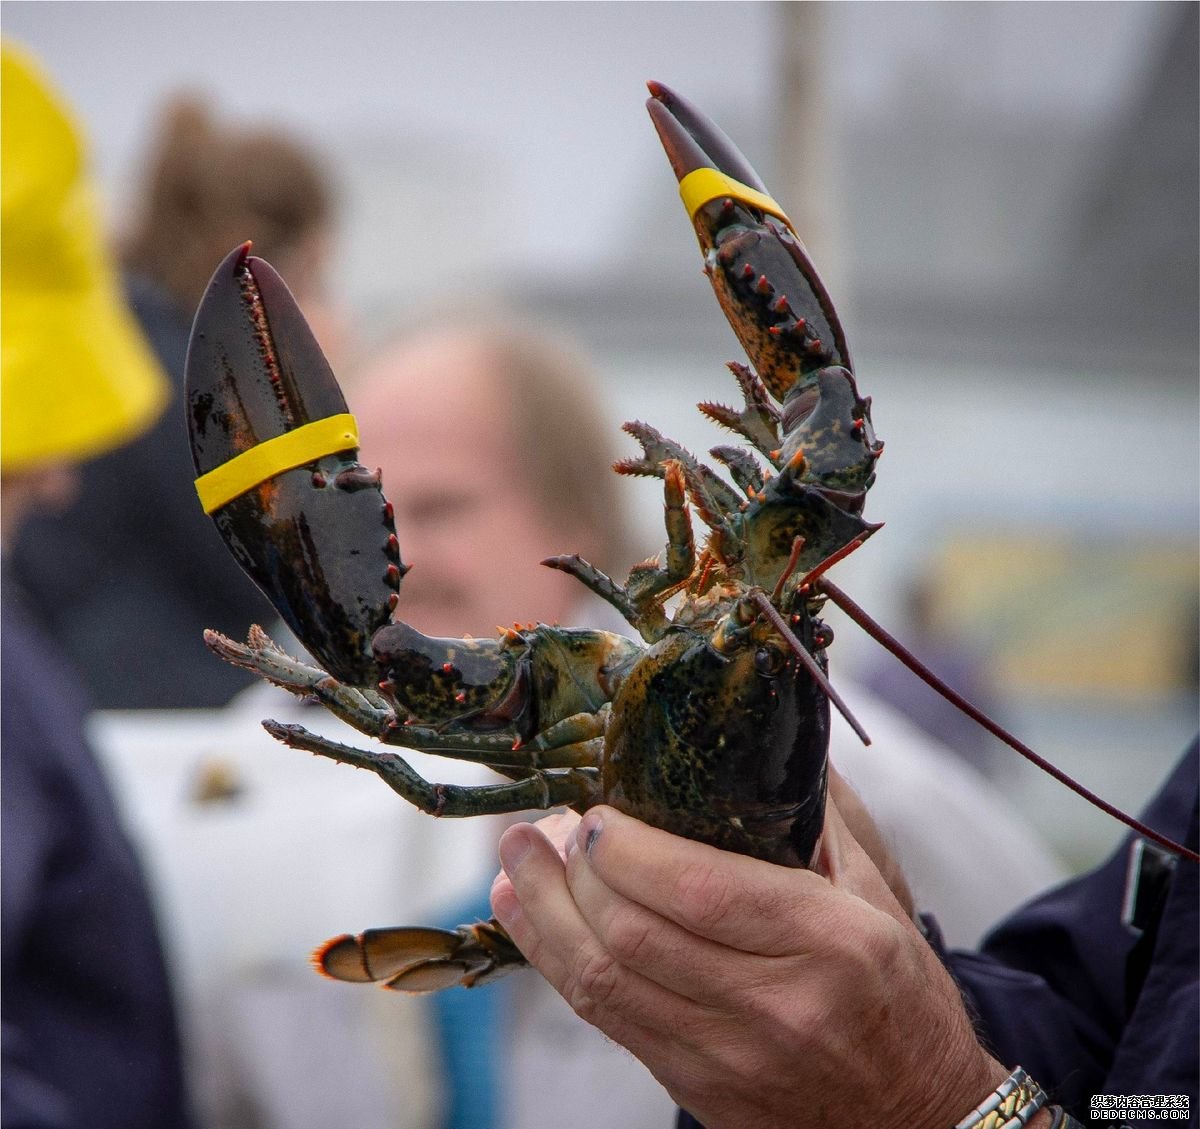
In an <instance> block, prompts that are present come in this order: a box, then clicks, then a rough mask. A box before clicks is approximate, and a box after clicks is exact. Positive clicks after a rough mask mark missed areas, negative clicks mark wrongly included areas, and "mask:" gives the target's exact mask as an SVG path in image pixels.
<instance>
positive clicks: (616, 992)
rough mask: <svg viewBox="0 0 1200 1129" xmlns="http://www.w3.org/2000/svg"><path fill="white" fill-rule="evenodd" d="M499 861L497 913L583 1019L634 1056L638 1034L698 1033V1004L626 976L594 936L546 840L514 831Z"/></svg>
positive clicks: (521, 828) (530, 830)
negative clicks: (507, 885)
mask: <svg viewBox="0 0 1200 1129" xmlns="http://www.w3.org/2000/svg"><path fill="white" fill-rule="evenodd" d="M500 860H501V863H502V864H503V866H504V869H505V873H506V874H507V875H508V878H509V881H510V882H511V883H512V887H511V889H498V890H497V891H496V892H495V894H494V896H493V901H492V909H493V911H494V912H495V914H496V916H497V917H498V918H499V919H500V922H501V924H502V925H504V927H505V928H506V929H507V930H508V932H509V934H510V935H511V936H512V939H513V940H514V941H515V942H516V944H517V947H518V948H519V949H520V950H521V952H522V953H523V954H524V955H525V957H526V959H527V960H528V961H529V963H530V964H532V965H533V966H534V967H535V968H536V969H537V970H538V971H539V972H540V973H541V974H542V975H543V976H545V978H546V979H547V980H549V981H550V983H551V984H552V985H553V986H554V988H555V989H556V990H557V991H558V992H559V994H560V995H562V996H563V998H564V999H565V1000H566V1001H567V1003H569V1004H570V1005H571V1007H572V1008H574V1009H575V1011H576V1012H577V1013H578V1014H579V1015H580V1016H581V1017H582V1018H583V1019H585V1020H587V1021H588V1022H589V1023H592V1024H594V1025H595V1026H597V1027H599V1028H600V1030H602V1031H603V1032H604V1033H605V1034H606V1035H608V1036H609V1038H611V1039H615V1040H616V1041H617V1042H620V1043H622V1044H623V1045H625V1046H628V1047H629V1048H630V1050H634V1048H633V1047H632V1046H631V1045H630V1043H629V1040H630V1039H637V1038H639V1035H638V1031H639V1029H644V1030H646V1031H655V1030H657V1031H659V1032H660V1034H659V1036H658V1038H659V1039H660V1040H661V1038H662V1034H661V1032H663V1031H665V1030H671V1029H674V1030H680V1031H684V1030H689V1029H691V1028H693V1027H694V1025H695V1020H696V1015H695V1012H696V1008H695V1005H694V1004H692V1003H690V1002H689V1001H687V1000H685V999H682V998H681V997H679V996H678V995H676V994H674V993H673V992H669V991H668V990H667V989H665V988H663V987H661V986H660V985H658V984H655V983H653V982H652V981H650V980H648V979H646V978H645V977H644V976H642V975H640V974H639V973H637V972H634V971H632V970H630V969H627V968H624V967H623V966H622V965H621V963H620V962H619V961H618V960H617V958H616V957H615V956H614V955H613V954H612V953H610V952H609V951H608V950H607V949H606V948H605V947H604V945H603V944H602V942H601V941H600V940H599V939H598V938H597V937H596V935H595V934H594V933H593V932H592V930H591V928H590V927H589V925H588V923H587V922H586V921H585V920H584V918H583V915H582V914H581V913H580V912H579V908H578V907H577V906H576V904H575V901H574V899H573V898H572V896H571V892H570V890H569V889H568V888H567V879H566V874H565V872H564V870H563V863H562V859H561V858H560V857H559V855H558V853H557V852H556V851H555V849H554V847H553V845H552V844H551V843H550V842H549V840H548V839H547V838H546V837H545V836H544V835H542V834H541V832H539V831H538V830H537V829H536V828H535V827H533V826H531V825H530V824H526V823H521V824H517V825H516V826H515V827H510V828H509V829H508V830H507V831H505V833H504V835H503V836H502V837H501V839H500ZM634 1053H638V1052H637V1051H636V1050H634Z"/></svg>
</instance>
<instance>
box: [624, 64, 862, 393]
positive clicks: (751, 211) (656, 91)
mask: <svg viewBox="0 0 1200 1129" xmlns="http://www.w3.org/2000/svg"><path fill="white" fill-rule="evenodd" d="M649 87H650V93H651V95H652V97H651V98H650V99H649V100H648V101H647V103H646V108H647V109H648V110H649V111H650V117H651V119H652V120H653V122H654V127H655V129H656V130H657V131H658V136H659V139H660V140H661V141H662V143H663V148H664V149H665V150H666V153H667V158H668V159H669V160H670V162H671V168H672V169H673V170H674V173H675V176H676V178H677V179H678V180H679V192H680V195H681V196H682V197H683V203H684V207H685V208H687V212H688V215H689V216H691V219H692V224H693V226H694V227H695V229H696V236H697V238H698V239H699V240H700V247H701V249H702V250H703V251H704V264H705V265H704V269H705V272H706V273H707V274H708V276H709V279H710V280H711V282H712V284H713V288H714V289H715V290H716V293H717V300H718V301H719V302H720V303H721V309H722V310H723V311H724V312H725V316H726V317H727V318H728V319H729V323H730V325H731V326H732V327H733V331H734V333H736V334H737V336H738V340H739V341H741V343H742V348H743V349H745V350H746V355H747V356H748V357H749V358H750V360H751V361H752V362H753V365H754V368H755V371H757V373H758V375H759V376H760V377H762V380H763V383H764V384H766V386H767V388H768V389H769V390H770V392H771V394H772V395H773V396H775V397H777V398H778V399H780V400H783V399H785V397H786V396H787V394H788V393H789V392H792V394H793V396H794V397H801V396H803V395H804V392H805V388H806V385H807V382H806V381H805V380H803V379H802V378H803V377H804V376H806V375H808V374H810V373H815V372H816V371H817V370H819V369H822V368H827V367H830V366H837V367H840V368H843V369H846V370H850V369H852V368H853V366H852V365H851V363H850V351H849V349H848V348H847V347H846V335H845V333H844V332H843V331H842V325H841V322H840V321H839V320H838V316H837V312H836V311H835V310H834V307H833V303H832V301H830V298H829V294H828V292H827V291H826V290H825V286H824V284H823V283H822V282H821V279H820V277H819V276H818V274H817V272H816V269H815V268H814V267H813V265H812V261H811V260H810V259H809V257H808V252H807V251H806V250H805V248H804V244H803V243H801V242H800V240H799V239H798V238H797V237H796V233H795V232H794V231H793V230H792V225H791V221H790V220H789V219H788V218H787V216H786V215H785V214H784V211H783V209H782V208H781V207H780V206H779V205H778V204H777V203H776V202H775V201H774V200H773V199H772V198H771V196H770V194H769V193H768V192H767V190H766V188H764V186H763V184H762V182H761V181H760V180H759V178H758V175H757V174H756V173H755V171H754V169H753V167H752V166H751V165H750V163H749V161H747V160H746V158H745V157H743V156H742V154H741V152H740V151H739V150H738V148H737V146H736V145H734V143H733V142H732V141H730V140H729V138H728V137H726V136H725V134H724V133H723V132H722V131H721V130H720V129H719V128H718V127H717V126H716V125H715V124H714V123H713V122H712V121H711V119H709V118H708V117H707V116H706V115H705V114H704V113H702V112H701V111H700V110H698V109H696V107H695V106H693V105H692V104H691V103H690V102H689V101H688V100H687V99H686V98H684V97H683V96H682V95H680V94H676V93H675V91H673V90H671V89H669V88H668V87H666V86H664V85H663V84H662V83H659V82H651V83H650V84H649Z"/></svg>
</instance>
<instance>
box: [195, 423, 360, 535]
mask: <svg viewBox="0 0 1200 1129" xmlns="http://www.w3.org/2000/svg"><path fill="white" fill-rule="evenodd" d="M357 446H358V424H357V422H355V419H354V417H353V416H352V415H350V414H349V413H348V412H346V413H343V414H341V415H336V416H326V417H325V419H318V420H313V422H312V423H306V424H304V425H303V426H302V427H297V428H295V429H294V430H292V431H285V432H284V433H283V434H282V435H277V436H275V438H274V439H266V440H264V441H263V442H262V443H257V444H255V446H253V447H251V448H250V450H248V451H243V452H242V453H241V454H240V455H234V457H233V458H232V459H230V460H229V461H228V462H224V463H222V464H221V465H220V466H219V467H215V468H214V469H213V470H210V471H209V472H208V473H207V474H202V475H201V476H200V477H199V478H197V479H196V493H197V494H199V495H200V505H201V506H203V507H204V512H205V513H206V514H211V513H212V512H213V511H214V510H219V509H220V508H221V507H222V506H224V505H225V504H226V503H228V502H232V501H233V499H234V498H237V497H240V496H241V495H242V494H245V493H246V491H247V490H253V489H254V487H255V486H257V485H258V484H259V483H260V482H266V481H267V479H268V478H274V477H275V476H276V475H277V474H282V473H283V472H284V471H285V470H292V469H294V468H295V467H298V466H303V465H304V464H305V463H311V462H314V461H316V460H317V459H321V458H324V457H325V456H326V455H333V454H336V453H337V452H338V451H346V450H349V449H350V448H352V447H357Z"/></svg>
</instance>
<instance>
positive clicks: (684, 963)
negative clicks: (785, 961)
mask: <svg viewBox="0 0 1200 1129" xmlns="http://www.w3.org/2000/svg"><path fill="white" fill-rule="evenodd" d="M567 882H568V886H569V888H570V891H571V895H572V897H573V898H574V901H575V904H576V905H577V906H578V907H579V911H580V913H581V914H582V915H583V918H584V920H585V921H586V922H587V924H588V926H589V927H590V928H591V930H592V932H593V933H594V934H595V935H596V937H597V938H598V939H599V941H600V943H601V944H602V945H603V946H604V947H605V949H607V950H608V951H609V952H610V953H612V955H613V956H614V957H615V958H616V959H617V960H618V961H619V962H620V963H621V965H623V966H624V967H625V968H627V969H630V970H632V971H634V972H637V973H640V974H641V975H642V976H644V977H646V979H648V980H651V981H653V982H654V983H655V984H658V985H659V986H660V987H663V988H666V989H667V990H668V991H670V992H674V993H675V994H677V995H680V996H683V997H684V998H686V999H689V1000H692V1001H694V1002H696V1003H698V1004H701V1005H703V1006H705V1007H708V1008H712V1009H714V1010H717V1011H729V1010H731V1009H733V1008H734V1007H736V1006H744V1004H745V993H747V992H752V991H754V990H755V989H757V988H759V987H761V986H762V985H763V984H764V983H766V982H767V981H768V977H769V974H770V973H769V969H768V965H769V964H771V963H772V960H771V958H769V957H762V956H758V955H755V954H753V953H746V952H741V951H739V950H737V949H731V948H728V947H727V946H725V945H721V944H718V943H717V942H716V941H710V940H708V939H707V938H705V937H699V936H697V935H695V934H694V933H689V932H688V931H687V930H686V929H685V928H683V926H681V925H678V924H676V923H675V922H674V921H671V920H669V919H668V918H666V917H662V916H660V915H659V914H657V913H655V912H654V911H653V910H650V909H647V908H646V907H645V906H644V905H641V904H640V903H639V902H635V901H632V900H630V899H629V898H626V897H625V896H624V895H623V894H619V893H617V892H616V891H615V890H613V889H612V888H611V887H609V886H608V885H607V884H606V883H605V882H604V881H603V879H601V878H600V876H599V875H598V874H597V873H596V871H595V869H594V868H593V867H592V865H591V863H590V861H589V859H588V856H587V853H586V852H585V851H582V850H576V851H573V852H572V853H571V855H570V857H569V858H568V860H567ZM774 963H778V962H777V961H776V962H774Z"/></svg>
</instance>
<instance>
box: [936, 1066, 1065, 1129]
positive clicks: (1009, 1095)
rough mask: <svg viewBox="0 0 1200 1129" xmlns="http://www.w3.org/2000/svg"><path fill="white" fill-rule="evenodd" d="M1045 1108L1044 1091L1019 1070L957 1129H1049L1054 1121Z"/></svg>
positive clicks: (960, 1121) (1005, 1080) (977, 1107)
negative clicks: (1039, 1121)
mask: <svg viewBox="0 0 1200 1129" xmlns="http://www.w3.org/2000/svg"><path fill="white" fill-rule="evenodd" d="M1045 1106H1046V1093H1045V1091H1044V1090H1043V1089H1042V1088H1041V1086H1039V1085H1038V1084H1037V1082H1036V1081H1034V1079H1032V1078H1030V1077H1029V1075H1028V1074H1026V1073H1025V1070H1024V1069H1023V1068H1022V1067H1020V1066H1018V1067H1015V1068H1014V1069H1013V1072H1012V1073H1011V1074H1009V1075H1008V1077H1007V1078H1005V1079H1004V1080H1003V1081H1002V1082H1000V1084H999V1085H997V1086H996V1088H995V1089H994V1090H993V1091H992V1092H991V1093H990V1094H989V1095H988V1096H987V1097H986V1098H984V1100H983V1101H982V1102H980V1103H979V1105H977V1106H976V1107H975V1108H974V1109H972V1110H971V1112H970V1113H968V1114H967V1115H966V1116H965V1117H963V1118H962V1119H961V1120H959V1121H958V1122H957V1123H956V1124H955V1127H954V1129H1049V1126H1050V1124H1051V1122H1052V1118H1051V1117H1050V1111H1049V1110H1047V1109H1046V1108H1045ZM1043 1114H1045V1115H1046V1116H1045V1117H1044V1118H1043V1117H1042V1115H1043ZM1039 1118H1041V1119H1042V1121H1041V1124H1037V1122H1038V1119H1039Z"/></svg>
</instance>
